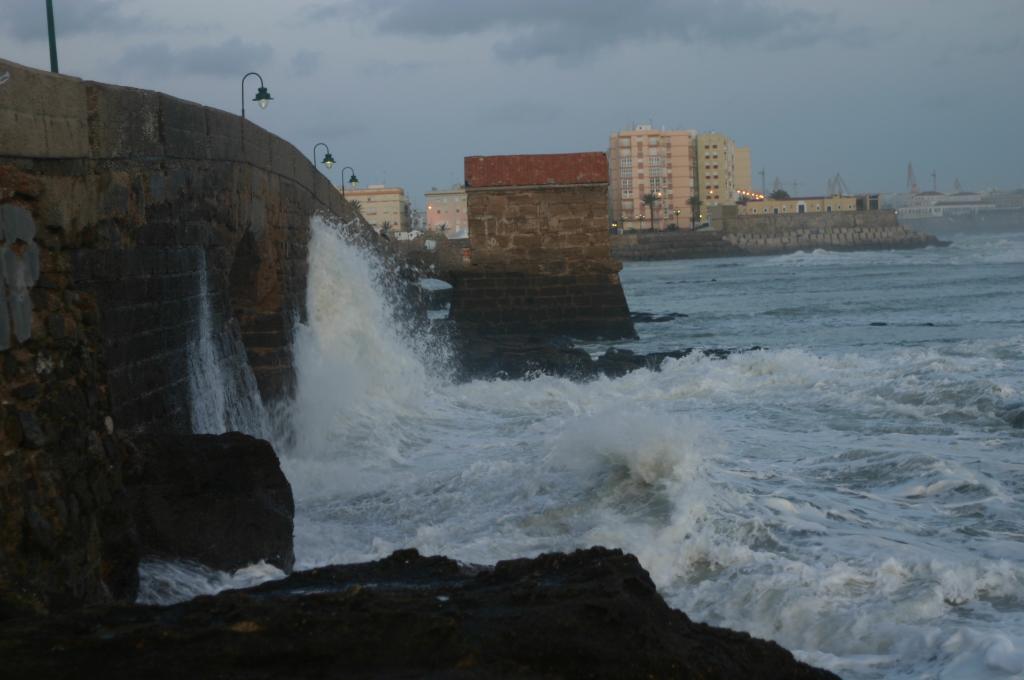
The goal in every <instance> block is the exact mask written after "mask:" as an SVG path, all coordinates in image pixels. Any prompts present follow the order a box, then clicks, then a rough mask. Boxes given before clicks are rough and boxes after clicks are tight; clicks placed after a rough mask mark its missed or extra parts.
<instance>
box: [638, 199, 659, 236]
mask: <svg viewBox="0 0 1024 680" xmlns="http://www.w3.org/2000/svg"><path fill="white" fill-rule="evenodd" d="M640 200H642V201H643V204H644V205H646V206H647V209H648V210H650V211H651V229H654V204H655V203H657V202H658V197H657V195H655V194H644V197H643V198H642V199H640Z"/></svg>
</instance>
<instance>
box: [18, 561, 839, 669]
mask: <svg viewBox="0 0 1024 680" xmlns="http://www.w3.org/2000/svg"><path fill="white" fill-rule="evenodd" d="M0 656H2V657H3V659H4V668H5V671H6V672H8V673H10V674H11V675H12V677H47V678H72V677H74V678H79V677H92V676H97V677H103V678H111V679H112V680H113V679H115V678H133V679H134V678H141V677H145V678H180V677H217V678H224V679H225V680H228V679H232V678H281V679H299V678H324V677H355V678H370V677H374V678H380V677H388V678H411V677H416V678H569V677H573V678H617V679H618V678H701V679H703V680H712V679H718V678H720V679H729V680H732V679H734V678H746V679H750V680H758V679H760V678H792V679H794V680H800V679H803V678H806V679H811V678H821V679H822V680H824V679H826V678H835V677H836V676H834V675H832V674H831V673H829V672H827V671H824V670H820V669H816V668H813V667H811V666H808V665H806V664H804V663H801V662H799V661H797V660H796V659H794V658H793V655H792V654H790V653H789V652H788V651H786V650H785V649H783V648H782V647H780V646H779V645H777V644H775V643H773V642H767V641H764V640H759V639H756V638H753V637H751V636H750V635H747V634H746V633H738V632H734V631H730V630H726V629H722V628H715V627H713V626H708V625H706V624H702V623H696V622H694V621H692V620H690V618H689V617H687V616H686V614H684V613H682V612H680V611H678V610H674V609H671V608H670V607H669V606H668V605H667V604H665V602H664V600H663V599H662V598H661V596H660V595H658V592H657V590H656V589H655V587H654V584H653V583H652V582H651V579H650V577H649V576H648V574H647V573H646V572H645V571H644V570H643V568H642V567H641V566H640V564H639V563H638V562H637V560H636V558H635V557H633V556H632V555H624V554H623V553H622V552H621V551H618V550H607V549H604V548H591V549H590V550H581V551H577V552H575V553H572V554H557V553H556V554H548V555H541V556H540V557H537V558H535V559H524V560H513V561H509V562H499V563H498V564H496V565H495V566H494V567H491V568H481V567H466V566H460V565H459V564H458V563H456V562H454V561H452V560H449V559H446V558H443V557H421V556H420V555H419V554H418V553H416V552H415V551H412V550H408V551H399V552H396V553H394V554H393V555H391V556H390V557H388V558H386V559H384V560H380V561H379V562H372V563H368V564H355V565H347V566H338V567H325V568H322V569H316V570H313V571H309V572H302V573H298V574H295V575H293V576H291V577H290V578H288V579H285V580H283V581H278V582H274V583H269V584H265V585H263V586H260V587H257V588H251V589H248V590H242V591H232V592H226V593H221V594H219V595H216V596H214V597H205V598H199V599H197V600H193V601H192V602H187V603H184V604H180V605H175V606H173V607H168V608H164V609H161V608H158V607H132V608H115V609H107V610H96V609H94V610H90V611H86V612H83V613H79V614H75V615H71V616H61V617H53V618H50V619H40V618H37V619H28V620H25V619H23V620H19V621H12V622H9V623H7V624H0Z"/></svg>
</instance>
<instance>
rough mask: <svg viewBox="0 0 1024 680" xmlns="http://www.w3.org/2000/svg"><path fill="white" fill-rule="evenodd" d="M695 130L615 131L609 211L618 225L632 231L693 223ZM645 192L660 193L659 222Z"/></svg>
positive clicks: (641, 128) (611, 145) (638, 128)
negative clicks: (651, 209) (646, 201)
mask: <svg viewBox="0 0 1024 680" xmlns="http://www.w3.org/2000/svg"><path fill="white" fill-rule="evenodd" d="M696 136H697V133H696V131H694V130H655V129H653V128H652V127H651V126H650V125H638V126H636V127H635V128H633V129H632V130H625V131H622V132H616V133H613V134H612V135H611V139H610V141H609V145H608V180H609V181H608V209H609V219H610V220H611V222H612V224H614V225H617V226H620V227H623V228H626V229H666V228H668V226H669V225H671V224H678V225H679V226H685V225H689V224H690V198H691V197H692V196H694V195H695V193H696V191H695V189H696V187H695V182H694V174H693V171H694V155H693V154H694V139H695V138H696ZM645 194H652V195H653V196H655V197H656V200H655V203H654V217H653V224H652V220H651V211H650V209H649V208H648V206H647V205H646V204H644V202H643V197H644V195H645Z"/></svg>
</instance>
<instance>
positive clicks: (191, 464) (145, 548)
mask: <svg viewBox="0 0 1024 680" xmlns="http://www.w3.org/2000/svg"><path fill="white" fill-rule="evenodd" d="M134 447H135V452H134V454H133V455H132V456H131V458H130V462H129V465H128V470H127V472H126V475H125V487H126V488H127V491H128V498H129V503H130V505H131V508H132V514H133V516H134V519H135V526H136V529H137V531H138V535H139V542H140V548H141V552H142V554H143V555H155V556H159V557H165V558H177V559H188V560H195V561H197V562H201V563H203V564H205V565H208V566H210V567H213V568H214V569H222V570H233V569H238V568H240V567H243V566H246V565H248V564H252V563H254V562H258V561H260V560H266V561H267V562H269V563H271V564H273V565H275V566H277V567H279V568H281V569H283V570H285V571H290V570H291V568H292V565H293V563H294V561H295V554H294V550H293V545H292V529H293V517H294V514H295V503H294V500H293V498H292V490H291V487H290V486H289V484H288V480H287V479H285V476H284V473H282V472H281V466H280V465H279V463H278V460H277V455H276V454H275V453H274V449H273V448H272V447H271V446H270V444H269V443H268V442H266V441H264V440H262V439H256V438H255V437H250V436H248V435H245V434H241V433H238V432H230V433H228V434H223V435H167V434H162V435H151V436H144V437H139V438H137V439H136V440H135V441H134Z"/></svg>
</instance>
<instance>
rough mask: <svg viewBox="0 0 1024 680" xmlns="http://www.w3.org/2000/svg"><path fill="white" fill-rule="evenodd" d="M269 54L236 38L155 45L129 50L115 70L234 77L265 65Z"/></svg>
mask: <svg viewBox="0 0 1024 680" xmlns="http://www.w3.org/2000/svg"><path fill="white" fill-rule="evenodd" d="M273 53H274V49H273V48H272V47H271V46H270V45H268V44H266V43H260V44H249V43H244V42H242V41H241V40H240V39H239V38H230V39H228V40H226V41H224V42H223V43H221V44H219V45H199V46H196V47H186V48H182V49H175V48H172V47H170V46H169V45H168V44H167V43H164V42H159V43H149V44H146V45H136V46H134V47H129V48H128V49H127V50H125V52H124V54H123V55H122V56H121V58H120V59H119V60H118V66H120V67H121V68H123V69H125V70H129V71H141V72H143V73H147V74H150V75H170V74H178V75H209V76H236V75H239V74H242V73H245V72H246V71H248V70H251V69H252V68H255V67H258V66H259V65H261V64H266V63H267V62H268V61H269V60H270V59H271V57H272V56H273Z"/></svg>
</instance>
